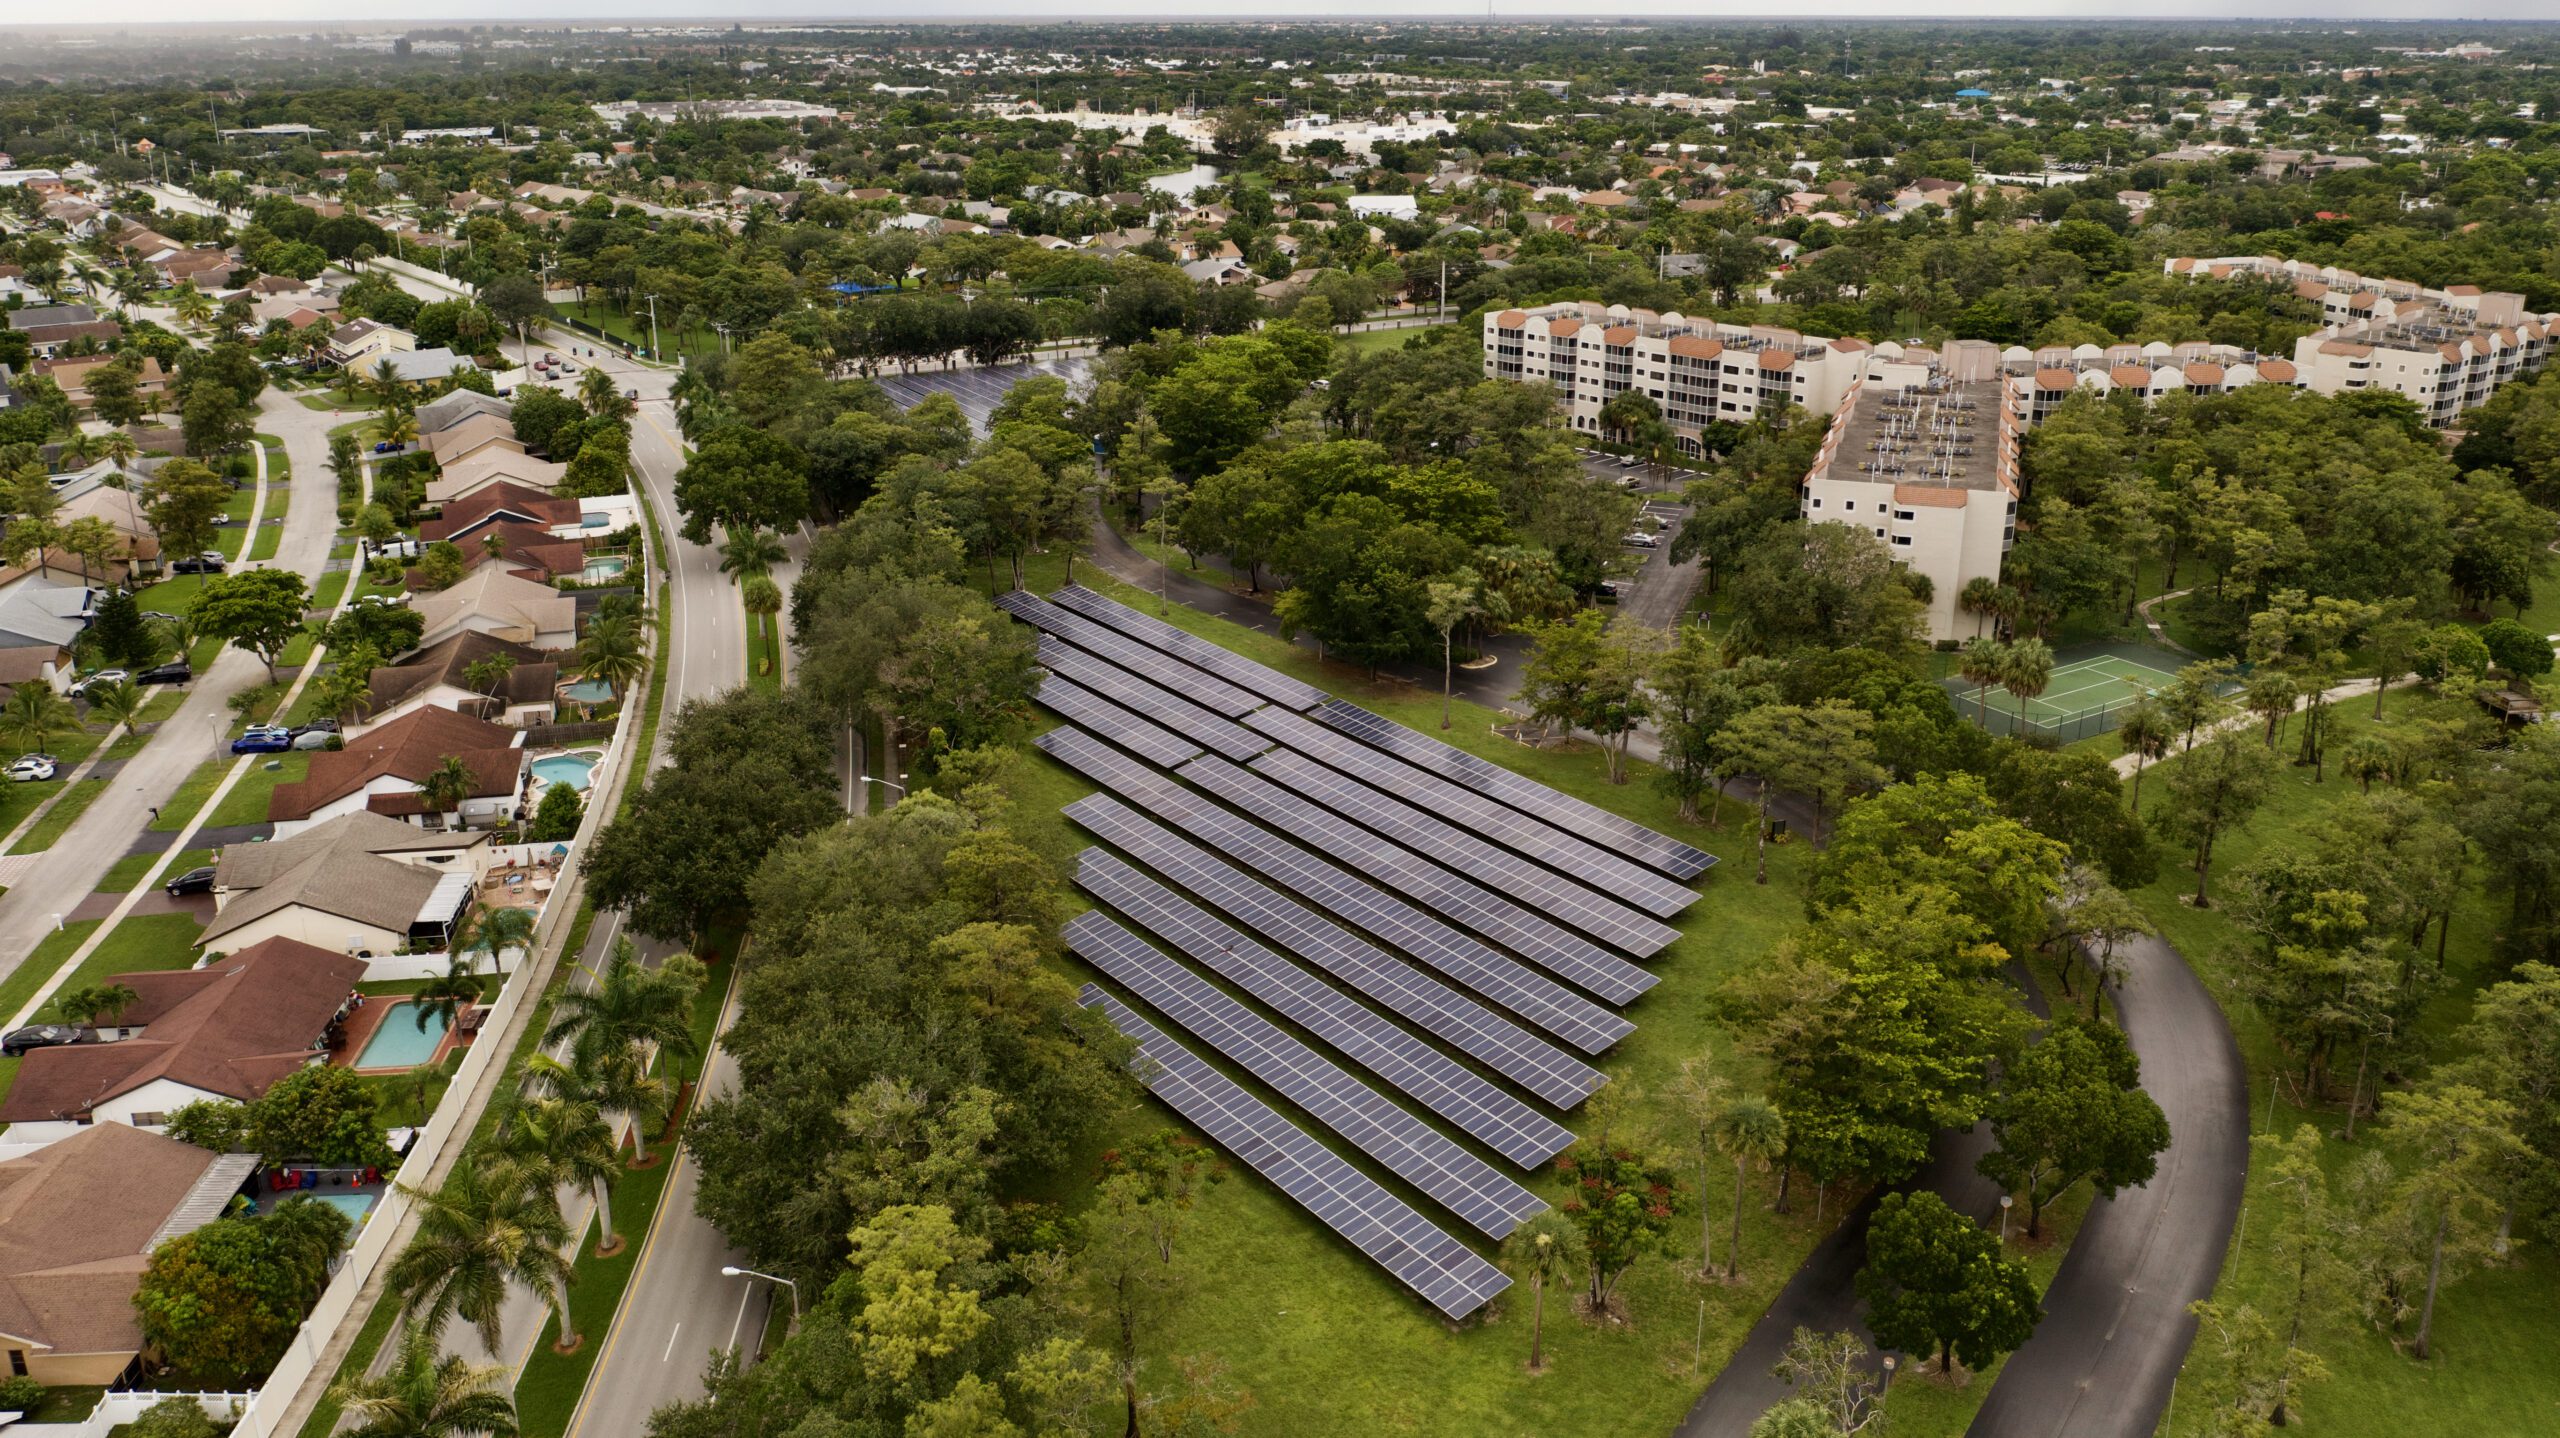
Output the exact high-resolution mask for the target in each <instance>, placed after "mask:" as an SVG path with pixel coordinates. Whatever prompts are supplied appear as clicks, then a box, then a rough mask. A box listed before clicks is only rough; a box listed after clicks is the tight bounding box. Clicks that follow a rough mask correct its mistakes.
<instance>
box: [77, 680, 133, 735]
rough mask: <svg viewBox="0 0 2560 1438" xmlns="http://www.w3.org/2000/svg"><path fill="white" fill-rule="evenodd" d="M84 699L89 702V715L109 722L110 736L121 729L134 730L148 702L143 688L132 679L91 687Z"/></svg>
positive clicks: (108, 730)
mask: <svg viewBox="0 0 2560 1438" xmlns="http://www.w3.org/2000/svg"><path fill="white" fill-rule="evenodd" d="M83 697H85V698H86V699H87V700H88V701H89V713H90V714H91V715H93V716H95V717H97V718H100V719H104V720H106V721H107V732H108V733H110V734H112V733H114V732H115V731H116V730H117V728H119V727H122V728H125V729H131V728H133V727H134V725H135V724H136V723H137V722H139V721H140V719H141V718H142V706H143V705H144V704H145V703H146V702H148V701H146V700H145V699H144V698H143V695H142V686H141V685H139V684H136V683H134V682H133V681H132V680H130V679H119V680H117V681H116V682H115V683H113V684H95V685H91V686H90V688H89V692H88V693H87V694H86V695H85V696H83Z"/></svg>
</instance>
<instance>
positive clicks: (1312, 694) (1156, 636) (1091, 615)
mask: <svg viewBox="0 0 2560 1438" xmlns="http://www.w3.org/2000/svg"><path fill="white" fill-rule="evenodd" d="M1049 602H1050V603H1052V604H1055V605H1057V606H1058V607H1059V608H1061V609H1065V610H1068V611H1071V612H1073V613H1075V614H1077V615H1079V616H1081V617H1083V618H1086V619H1090V620H1092V621H1094V622H1095V623H1097V624H1107V625H1109V626H1111V627H1112V628H1114V629H1117V630H1119V631H1120V632H1121V633H1123V634H1126V635H1128V636H1129V637H1130V638H1132V639H1135V640H1137V641H1138V642H1139V643H1141V644H1145V645H1149V646H1151V647H1153V648H1156V649H1161V650H1163V651H1164V652H1165V653H1167V654H1170V655H1172V656H1173V657H1174V658H1176V659H1180V660H1183V661H1184V662H1186V663H1189V664H1195V665H1197V666H1199V667H1200V668H1202V669H1206V670H1208V671H1209V672H1210V673H1212V674H1215V675H1217V676H1218V677H1219V678H1221V679H1224V680H1226V681H1227V682H1228V683H1230V684H1233V685H1236V686H1237V687H1239V688H1243V689H1250V690H1252V691H1253V692H1254V693H1256V694H1259V695H1261V696H1262V697H1263V698H1265V699H1268V700H1270V701H1271V702H1272V703H1274V704H1277V705H1279V706H1280V707H1282V708H1284V709H1297V710H1307V709H1312V708H1314V707H1315V706H1317V705H1319V704H1322V703H1323V702H1325V700H1326V699H1328V698H1330V697H1331V696H1330V695H1327V694H1326V693H1325V692H1324V691H1323V690H1321V689H1318V688H1317V687H1316V686H1314V685H1312V684H1309V683H1307V682H1306V681H1304V680H1302V679H1292V678H1290V677H1289V676H1288V675H1286V674H1283V673H1281V672H1280V671H1279V670H1277V669H1274V668H1272V667H1271V666H1270V665H1268V664H1261V663H1256V662H1255V661H1253V660H1251V659H1247V658H1245V657H1244V656H1243V655H1241V654H1238V653H1237V652H1235V651H1234V650H1232V649H1229V648H1226V647H1225V646H1223V645H1219V644H1214V643H1211V642H1210V641H1208V640H1206V639H1203V638H1201V637H1200V636H1199V635H1197V634H1193V633H1191V632H1190V631H1189V630H1186V629H1177V628H1175V627H1174V626H1172V625H1170V624H1167V623H1165V622H1164V621H1163V620H1161V619H1158V618H1156V617H1155V616H1154V615H1152V614H1142V613H1140V612H1138V611H1137V610H1135V609H1132V608H1130V607H1129V606H1128V605H1126V604H1123V603H1121V602H1120V601H1119V600H1116V599H1112V598H1109V597H1107V596H1105V595H1101V594H1096V593H1095V592H1093V591H1092V590H1090V589H1087V588H1085V587H1084V586H1083V585H1081V584H1070V585H1068V586H1067V587H1066V588H1064V589H1061V590H1059V591H1057V592H1056V593H1054V594H1052V595H1050V596H1049Z"/></svg>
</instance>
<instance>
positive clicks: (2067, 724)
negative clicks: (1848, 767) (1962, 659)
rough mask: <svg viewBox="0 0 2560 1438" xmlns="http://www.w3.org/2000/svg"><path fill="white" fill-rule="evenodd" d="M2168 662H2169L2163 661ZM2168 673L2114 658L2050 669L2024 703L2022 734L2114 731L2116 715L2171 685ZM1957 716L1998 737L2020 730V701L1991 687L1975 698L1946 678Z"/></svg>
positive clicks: (2065, 736) (2067, 736) (2075, 735)
mask: <svg viewBox="0 0 2560 1438" xmlns="http://www.w3.org/2000/svg"><path fill="white" fill-rule="evenodd" d="M2162 657H2163V658H2166V657H2167V656H2165V655H2164V656H2162ZM2177 677H2178V676H2177V675H2176V674H2174V673H2172V672H2171V671H2169V670H2168V669H2164V668H2160V667H2158V666H2155V665H2150V664H2145V663H2143V662H2141V661H2140V660H2137V659H2129V658H2126V657H2124V656H2122V655H2118V654H2093V655H2088V656H2086V657H2083V658H2079V659H2074V660H2072V661H2070V662H2069V663H2066V664H2059V665H2056V666H2055V667H2054V670H2053V674H2052V677H2051V678H2049V679H2048V680H2046V682H2045V687H2044V692H2043V693H2042V694H2039V695H2037V696H2035V697H2034V698H2032V699H2028V700H2026V701H2024V704H2025V711H2026V721H2025V726H2024V727H2025V728H2027V729H2028V730H2030V731H2032V732H2034V733H2037V734H2040V735H2043V736H2045V737H2047V738H2053V739H2060V740H2064V741H2066V742H2067V741H2069V740H2073V739H2085V738H2087V737H2089V735H2091V734H2095V733H2102V732H2105V731H2106V730H2108V729H2112V728H2113V727H2114V719H2115V715H2116V713H2117V712H2118V711H2120V710H2122V709H2123V707H2124V706H2125V705H2126V704H2128V703H2130V702H2132V701H2133V700H2135V699H2138V698H2140V697H2142V696H2143V695H2145V694H2153V693H2157V692H2159V691H2160V690H2161V689H2162V688H2164V687H2166V686H2167V685H2169V684H2171V683H2173V682H2175V680H2176V679H2177ZM1941 682H1943V683H1944V684H1945V685H1946V688H1947V692H1948V694H1949V696H1950V697H1952V698H1953V699H1954V700H1955V704H1956V712H1957V713H1959V714H1962V715H1964V716H1965V717H1966V718H1969V719H1974V720H1977V721H1978V722H1981V723H1984V724H1987V725H1989V726H1990V727H1991V728H1992V729H1993V730H1994V731H1995V732H1997V733H2003V734H2006V733H2011V732H2014V731H2015V730H2016V729H2017V728H2018V727H2019V720H2018V715H2019V707H2020V701H2019V699H2018V697H2017V696H2016V695H2014V694H2011V693H2009V692H2008V691H2007V690H2005V689H2003V688H2001V687H2000V686H1999V685H1997V684H1992V685H1989V686H1987V687H1986V688H1985V689H1983V690H1982V691H1981V692H1980V693H1979V694H1978V695H1977V693H1976V691H1975V689H1974V686H1973V685H1971V684H1968V683H1966V682H1964V681H1963V680H1962V679H1960V678H1958V677H1956V676H1954V675H1949V676H1947V677H1946V678H1945V679H1944V680H1943V681H1941Z"/></svg>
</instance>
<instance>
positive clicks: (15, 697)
mask: <svg viewBox="0 0 2560 1438" xmlns="http://www.w3.org/2000/svg"><path fill="white" fill-rule="evenodd" d="M78 727H80V719H79V716H78V715H76V714H73V713H72V712H71V701H70V700H68V699H65V698H63V697H62V696H61V695H59V694H56V693H54V692H53V686H52V685H50V684H45V683H40V682H39V683H28V684H21V685H18V686H17V687H16V688H14V689H12V690H10V691H9V702H8V703H7V704H6V705H5V706H0V733H6V734H7V735H8V736H9V738H10V739H11V740H12V741H14V742H15V743H17V744H18V745H19V746H20V747H22V748H26V749H30V750H33V751H34V752H36V753H39V754H41V753H44V752H46V750H45V744H46V741H47V740H50V739H51V738H52V737H53V736H54V735H56V734H61V733H67V732H69V731H70V730H73V729H76V728H78Z"/></svg>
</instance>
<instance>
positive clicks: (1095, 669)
mask: <svg viewBox="0 0 2560 1438" xmlns="http://www.w3.org/2000/svg"><path fill="white" fill-rule="evenodd" d="M1039 655H1040V662H1041V664H1043V665H1044V666H1046V667H1047V668H1048V670H1049V672H1050V673H1052V674H1056V675H1059V676H1060V677H1062V678H1065V679H1067V680H1069V681H1071V682H1073V683H1076V684H1081V685H1083V686H1084V687H1085V688H1087V689H1090V690H1092V691H1093V692H1094V693H1096V694H1099V695H1101V696H1102V697H1103V698H1105V699H1108V700H1110V701H1111V702H1113V703H1114V704H1118V705H1121V706H1122V707H1124V708H1127V709H1129V710H1131V711H1132V712H1134V713H1136V714H1138V715H1140V716H1141V717H1143V718H1146V719H1149V720H1152V721H1154V722H1155V723H1158V724H1161V725H1163V726H1164V727H1165V728H1167V729H1170V730H1172V731H1174V732H1175V733H1177V734H1180V735H1182V736H1183V737H1185V738H1188V739H1192V740H1196V741H1198V742H1199V743H1200V744H1202V745H1205V746H1206V747H1208V748H1210V749H1214V750H1216V751H1217V752H1218V753H1221V754H1224V755H1226V756H1227V757H1228V758H1231V759H1242V758H1248V757H1250V756H1252V755H1255V754H1259V753H1261V752H1262V751H1263V750H1265V749H1268V748H1270V747H1271V741H1270V740H1268V739H1266V738H1264V737H1262V736H1261V735H1259V734H1256V733H1254V732H1253V731H1252V730H1250V729H1247V728H1245V727H1244V726H1242V725H1240V724H1237V723H1234V722H1233V721H1231V720H1227V719H1221V718H1219V717H1218V716H1217V715H1215V714H1212V713H1210V712H1209V711H1208V710H1206V709H1203V708H1201V707H1200V706H1199V705H1197V704H1194V703H1192V702H1191V701H1190V700H1188V699H1185V698H1183V697H1182V696H1181V695H1179V694H1172V693H1168V692H1166V691H1165V690H1163V689H1161V688H1159V687H1157V686H1156V685H1153V684H1150V683H1148V682H1147V681H1146V680H1144V679H1141V678H1139V677H1138V676H1137V675H1135V674H1132V673H1130V672H1129V671H1128V670H1126V669H1123V668H1121V667H1120V666H1119V665H1117V664H1113V663H1111V662H1109V661H1107V660H1103V659H1097V658H1095V657H1094V656H1092V655H1090V654H1087V653H1085V652H1084V651H1083V650H1081V649H1077V648H1075V647H1073V646H1071V645H1068V644H1065V643H1062V642H1060V641H1059V640H1057V639H1054V638H1051V637H1050V636H1049V635H1046V634H1043V635H1041V636H1040V647H1039Z"/></svg>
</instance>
